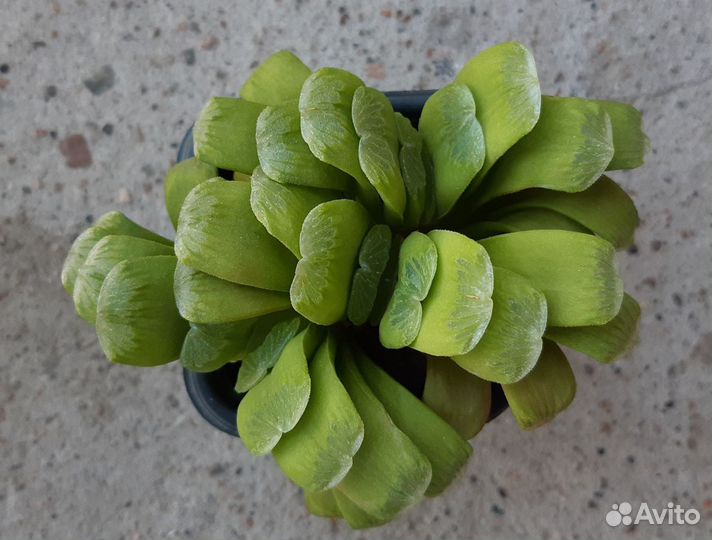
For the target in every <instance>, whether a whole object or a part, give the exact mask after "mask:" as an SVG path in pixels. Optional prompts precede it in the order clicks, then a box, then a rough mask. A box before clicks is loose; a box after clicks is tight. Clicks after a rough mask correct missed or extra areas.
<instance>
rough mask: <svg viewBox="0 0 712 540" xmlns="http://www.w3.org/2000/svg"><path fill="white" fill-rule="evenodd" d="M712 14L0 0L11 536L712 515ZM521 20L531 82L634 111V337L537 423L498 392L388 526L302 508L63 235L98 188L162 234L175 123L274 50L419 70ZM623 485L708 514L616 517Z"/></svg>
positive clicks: (559, 5)
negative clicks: (75, 293) (437, 473)
mask: <svg viewBox="0 0 712 540" xmlns="http://www.w3.org/2000/svg"><path fill="white" fill-rule="evenodd" d="M475 4H476V6H475ZM711 12H712V7H711V5H710V3H709V1H706V0H690V1H682V0H675V1H646V2H637V1H634V0H626V1H621V0H619V1H614V0H594V1H583V2H581V1H571V2H564V1H562V2H555V3H554V2H544V1H541V0H539V1H534V0H530V1H524V0H522V1H518V2H503V1H497V0H491V1H485V2H476V3H475V2H447V3H446V4H445V3H444V4H443V5H442V6H440V7H432V4H431V3H430V2H425V1H423V0H418V1H416V2H402V3H401V4H400V5H398V4H394V3H387V4H383V5H378V4H376V3H375V2H371V1H364V2H358V3H352V4H350V5H347V3H345V2H344V3H340V2H326V3H320V2H317V1H309V0H301V1H297V2H289V1H287V0H283V1H272V0H260V1H255V2H247V1H238V2H222V3H220V4H217V3H216V4H213V3H211V2H188V1H186V0H172V1H171V2H153V1H148V0H132V1H128V0H113V1H111V2H99V1H97V2H91V1H88V0H72V1H70V0H56V1H42V0H22V1H20V0H14V1H13V0H0V267H1V268H2V280H1V281H0V310H1V316H0V538H2V539H16V538H53V539H61V538H97V539H98V538H107V539H114V538H127V539H134V540H138V539H144V538H206V539H207V538H212V539H222V538H275V539H276V538H307V537H308V538H384V537H387V538H409V539H410V538H415V539H421V538H488V539H499V538H502V539H509V538H544V539H558V538H571V539H585V538H662V537H666V538H710V535H711V534H712V463H711V461H712V444H710V443H711V442H712V441H711V437H712V433H711V431H712V427H711V426H712V394H711V392H710V389H711V388H712V375H711V370H712V324H711V320H710V290H709V288H710V285H711V281H710V273H711V272H712V264H710V263H711V262H712V253H711V246H710V238H711V230H710V229H711V227H712V213H711V212H710V203H711V202H712V193H711V190H712V186H711V182H710V180H711V178H710V177H711V173H710V171H711V170H712V154H711V152H710V143H711V142H712V122H711V118H710V105H711V100H710V97H711V96H710V94H711V92H712V65H711V53H712V33H711V31H710V20H711V16H712V13H711ZM509 39H518V40H521V41H523V42H524V43H526V44H528V45H529V46H530V47H531V48H532V49H533V51H534V52H535V56H536V60H537V64H538V69H539V74H540V79H541V83H542V87H543V89H544V91H545V92H547V93H554V94H562V95H577V96H587V97H600V98H612V99H621V100H625V101H630V102H632V103H634V104H635V105H636V106H638V107H640V108H641V109H642V110H643V112H644V115H645V122H646V125H647V129H648V133H649V134H650V137H651V140H652V146H653V151H652V153H651V154H650V155H649V157H648V160H647V164H646V166H645V167H644V168H643V169H641V170H638V171H634V172H631V173H624V174H620V173H619V174H614V177H615V178H616V179H617V180H619V181H620V182H622V183H623V185H624V186H625V187H626V188H627V189H628V190H629V191H630V192H631V193H632V194H633V196H634V198H635V200H636V202H637V204H638V206H639V209H640V212H641V216H642V226H641V228H640V231H639V233H638V235H637V241H636V248H635V249H633V250H631V251H629V252H628V253H623V254H621V256H620V264H621V268H622V272H623V274H624V277H625V280H626V284H627V287H628V289H629V290H630V291H631V292H633V293H634V294H635V296H636V297H637V298H638V299H639V300H640V302H641V304H642V306H643V318H642V328H641V335H640V345H639V346H638V347H637V348H636V349H635V350H634V351H633V352H632V353H631V354H630V355H629V356H628V357H627V358H626V359H624V360H623V361H621V362H620V363H619V364H617V365H615V366H602V365H597V364H595V363H593V362H591V361H588V360H586V359H585V358H583V357H581V356H578V355H575V354H574V355H572V363H573V366H574V369H575V372H576V375H577V377H578V380H579V391H578V396H577V398H576V400H575V402H574V404H573V406H572V407H571V408H570V409H569V410H568V411H567V412H566V413H565V414H563V415H561V417H560V418H558V419H557V420H556V421H555V422H554V423H553V424H551V425H549V426H547V427H544V428H542V429H540V430H538V431H536V432H534V433H524V432H521V431H519V429H517V427H516V425H515V423H514V422H513V420H512V418H511V416H509V415H507V414H505V415H503V416H502V417H501V418H500V419H498V420H497V421H496V422H494V423H492V424H490V425H488V426H487V428H486V429H485V430H484V432H483V433H482V434H481V435H480V436H479V437H478V438H477V439H476V440H475V442H474V447H475V455H474V457H473V459H472V461H471V462H470V464H469V466H468V468H467V471H466V472H465V473H464V474H463V476H462V478H461V480H460V481H458V482H457V483H456V484H455V485H454V486H453V487H452V488H451V489H450V490H449V491H448V492H447V493H446V494H445V495H444V496H442V497H440V498H438V499H435V500H432V501H426V502H425V503H423V504H421V505H420V506H418V507H417V508H414V509H412V510H411V511H409V512H407V513H406V514H405V515H403V516H402V517H401V518H400V519H398V520H397V521H395V522H394V523H393V524H391V525H389V526H387V527H385V528H383V529H380V530H376V531H369V532H352V531H350V530H349V529H348V528H347V527H346V526H345V525H344V524H342V523H332V522H330V521H325V520H322V519H318V518H314V517H310V516H309V515H308V514H307V512H306V511H305V509H304V507H303V504H302V497H301V494H300V492H299V489H297V488H295V487H294V486H292V485H291V484H289V483H288V482H287V481H286V480H285V479H284V478H283V477H282V475H281V474H280V473H279V471H278V470H277V467H276V465H275V464H274V462H273V461H272V460H271V459H269V458H265V459H255V458H253V457H251V456H250V455H248V453H247V451H246V450H245V449H244V448H243V447H242V445H241V444H240V442H239V441H238V440H233V439H230V438H229V437H227V436H224V435H222V434H220V433H217V432H216V431H214V430H213V429H211V428H210V427H208V426H207V425H206V424H205V423H203V421H202V420H201V419H200V418H199V417H198V416H197V414H196V412H195V411H194V410H193V409H192V408H191V405H190V403H189V402H188V399H187V397H186V395H185V392H184V390H183V387H182V382H181V377H180V370H179V368H178V366H177V365H169V366H166V367H162V368H157V369H151V370H138V369H131V368H126V367H119V366H113V365H110V364H109V363H108V362H107V361H106V360H104V359H103V358H102V355H101V352H100V349H99V346H98V344H97V340H96V337H95V335H94V333H93V330H92V329H91V328H90V327H89V326H87V325H86V324H84V323H83V322H82V321H81V320H79V318H78V317H77V316H76V315H75V314H74V312H73V309H72V304H71V302H70V299H69V298H68V297H67V296H66V295H65V294H64V291H63V290H62V288H61V286H60V283H59V269H60V264H61V262H62V259H63V257H64V255H65V253H66V251H67V248H68V247H69V245H70V243H71V241H72V239H73V238H74V237H75V235H76V234H78V233H79V232H80V231H81V230H82V229H84V228H85V227H86V226H87V225H88V224H89V223H91V222H92V220H93V219H95V218H96V217H97V216H99V215H101V214H102V213H104V212H106V211H108V210H110V209H112V208H118V209H120V210H122V211H124V212H125V213H127V214H128V215H129V216H131V217H133V218H134V219H136V220H138V221H139V222H141V223H144V224H146V225H148V226H150V227H152V228H155V229H157V230H160V231H161V232H163V233H166V234H169V233H170V225H169V221H168V219H167V216H166V213H165V211H164V209H163V205H162V177H163V175H164V173H165V171H166V169H167V168H168V167H169V166H170V165H171V162H172V160H173V159H174V156H175V152H176V145H177V142H178V141H179V140H180V137H181V135H182V133H183V132H184V130H185V129H186V127H187V126H189V125H190V123H191V121H192V119H193V118H194V117H195V115H196V113H197V112H198V111H199V108H200V107H201V105H202V103H203V102H204V101H205V100H206V99H207V98H208V97H209V96H211V95H215V94H230V93H233V92H235V91H237V90H238V88H239V86H240V84H241V82H242V80H243V79H244V77H245V74H246V73H247V72H248V71H249V69H250V67H251V66H253V65H254V64H255V63H256V62H258V61H259V60H261V59H263V58H264V57H266V56H267V55H268V54H269V53H271V52H273V51H275V50H277V49H280V48H289V49H292V50H294V51H295V52H296V53H298V54H299V55H300V56H301V57H302V58H303V59H304V60H305V61H306V62H307V63H309V64H310V65H311V66H322V65H335V66H342V67H346V68H348V69H351V70H353V71H354V72H356V73H357V74H358V75H360V76H362V77H364V78H365V80H366V81H367V82H368V83H369V84H371V85H374V86H376V87H378V88H381V89H412V88H433V87H438V86H440V85H442V84H444V83H446V82H448V81H449V80H450V79H451V77H452V76H453V75H454V73H455V72H456V71H457V70H458V69H459V68H460V67H461V66H462V65H463V63H464V62H465V61H466V60H467V59H468V58H469V57H470V56H472V55H474V54H475V53H477V52H478V51H480V50H482V49H483V48H485V47H487V46H489V45H492V44H495V43H498V42H501V41H505V40H509ZM622 501H629V502H631V503H633V505H634V507H637V504H638V503H640V502H642V501H646V502H648V503H649V504H650V505H651V506H655V507H657V508H660V507H664V506H665V504H666V503H667V502H668V501H675V502H678V503H679V504H681V505H682V506H684V507H686V508H691V507H694V508H696V509H698V510H699V511H700V512H701V513H702V515H703V517H702V521H701V522H700V523H699V524H698V525H696V526H674V527H673V526H665V527H655V526H650V525H640V526H638V527H637V528H628V529H625V530H624V529H622V528H618V529H612V528H609V527H608V525H606V523H605V521H604V516H605V514H606V512H607V511H608V510H610V507H611V505H612V504H614V503H619V502H622Z"/></svg>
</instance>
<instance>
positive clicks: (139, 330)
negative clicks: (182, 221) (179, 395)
mask: <svg viewBox="0 0 712 540" xmlns="http://www.w3.org/2000/svg"><path fill="white" fill-rule="evenodd" d="M175 266H176V258H175V257H174V256H173V255H156V256H150V257H138V258H136V259H131V260H125V261H122V262H120V263H119V264H117V265H116V266H114V268H112V269H111V271H110V272H109V274H108V275H107V276H106V278H105V279H104V284H103V285H102V287H101V292H100V293H99V299H98V302H97V308H96V333H97V335H98V336H99V343H100V344H101V348H102V350H103V351H104V354H105V355H106V357H107V358H108V359H109V360H111V361H112V362H116V363H118V364H131V365H134V366H157V365H160V364H165V363H167V362H171V361H173V360H176V359H177V358H178V356H179V355H180V350H181V344H182V343H183V338H184V337H185V334H186V333H187V332H188V323H187V322H186V321H185V320H184V319H182V318H181V317H180V315H179V314H178V309H177V308H176V304H175V299H174V298H173V272H174V271H175Z"/></svg>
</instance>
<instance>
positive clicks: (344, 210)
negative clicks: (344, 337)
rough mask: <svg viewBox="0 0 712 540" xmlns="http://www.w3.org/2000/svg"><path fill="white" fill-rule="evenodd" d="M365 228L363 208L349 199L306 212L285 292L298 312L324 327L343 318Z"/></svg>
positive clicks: (367, 220) (367, 221)
mask: <svg viewBox="0 0 712 540" xmlns="http://www.w3.org/2000/svg"><path fill="white" fill-rule="evenodd" d="M368 225H369V217H368V212H366V209H365V208H364V207H363V206H361V205H360V204H359V203H357V202H356V201H352V200H349V199H340V200H336V201H329V202H326V203H322V204H320V205H319V206H317V207H316V208H314V209H313V210H312V211H311V212H309V215H307V217H306V219H305V220H304V224H303V225H302V231H301V235H300V237H299V247H300V251H301V253H302V259H301V260H300V261H299V263H298V264H297V268H296V270H295V271H294V280H293V281H292V286H291V288H290V290H289V294H290V297H291V299H292V306H293V307H294V309H295V310H296V311H297V312H298V313H300V314H301V315H303V316H304V317H306V318H307V319H309V320H310V321H312V322H314V323H316V324H321V325H324V326H328V325H330V324H334V323H335V322H338V321H340V320H341V319H343V318H344V316H345V315H346V307H347V305H348V300H349V291H350V289H351V281H352V278H353V274H354V271H355V265H356V257H357V256H358V251H359V247H360V246H361V240H362V239H363V237H364V235H365V234H366V231H367V230H368Z"/></svg>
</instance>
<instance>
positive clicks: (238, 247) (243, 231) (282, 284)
mask: <svg viewBox="0 0 712 540" xmlns="http://www.w3.org/2000/svg"><path fill="white" fill-rule="evenodd" d="M250 191H251V186H250V184H248V183H247V182H223V181H222V180H219V179H214V180H209V181H208V182H204V183H202V184H200V185H199V186H198V187H196V188H195V189H193V191H191V192H190V194H189V195H188V197H187V198H186V199H185V202H184V203H183V208H182V210H181V214H180V219H179V220H178V231H177V233H176V245H175V249H176V255H177V256H178V260H179V261H180V262H181V263H183V264H184V265H186V266H190V267H191V268H195V269H196V270H200V271H202V272H205V273H207V274H211V275H213V276H215V277H219V278H221V279H224V280H227V281H232V282H234V283H239V284H241V285H250V286H252V287H259V288H261V289H270V290H275V291H288V290H289V285H290V283H291V281H292V276H293V275H294V267H295V266H296V263H297V259H296V258H295V257H294V255H292V253H290V252H289V250H288V249H287V248H286V247H284V246H283V245H282V244H281V243H280V242H279V241H278V240H276V239H275V238H274V237H273V236H271V235H270V234H269V232H268V231H267V230H265V228H264V227H263V226H262V224H261V223H260V222H259V221H258V220H257V218H256V217H255V215H254V214H253V213H252V209H251V207H250ZM250 252H254V253H259V254H260V256H259V257H249V256H246V255H245V254H246V253H250Z"/></svg>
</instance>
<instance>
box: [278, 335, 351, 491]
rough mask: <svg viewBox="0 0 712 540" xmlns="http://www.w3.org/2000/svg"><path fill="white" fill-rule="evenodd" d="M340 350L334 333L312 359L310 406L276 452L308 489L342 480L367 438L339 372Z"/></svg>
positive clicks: (293, 477)
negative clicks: (364, 435) (338, 358)
mask: <svg viewBox="0 0 712 540" xmlns="http://www.w3.org/2000/svg"><path fill="white" fill-rule="evenodd" d="M336 355H337V343H336V338H335V337H334V335H333V334H331V335H329V337H328V338H327V339H326V341H324V343H322V345H321V347H319V350H318V351H317V352H316V354H315V355H314V358H312V360H311V362H310V363H309V375H310V377H311V394H310V395H309V403H308V404H307V408H306V410H305V411H304V414H303V415H302V417H301V418H300V420H299V422H298V423H297V425H296V426H295V427H294V429H292V430H291V431H290V432H288V433H285V434H284V435H283V436H282V438H281V439H280V441H279V443H278V444H277V446H275V448H274V450H273V452H272V455H273V456H274V459H275V461H276V462H277V464H278V465H279V466H280V468H281V469H282V470H283V471H284V473H285V474H286V475H287V477H288V478H289V479H291V480H292V481H293V482H294V483H296V484H297V485H298V486H300V487H302V488H303V489H305V490H307V491H321V490H325V489H329V488H332V487H334V486H336V485H337V484H338V483H339V482H341V480H342V479H343V478H344V476H346V474H347V473H348V472H349V470H350V469H351V466H352V464H353V458H354V455H355V454H356V452H357V451H358V449H359V448H360V447H361V442H362V441H363V434H364V427H363V422H362V421H361V417H360V416H359V413H358V411H357V410H356V407H355V406H354V404H353V402H352V401H351V398H350V397H349V394H348V393H347V392H346V389H345V388H344V386H343V384H342V383H341V381H340V380H339V377H338V376H337V374H336V369H335V367H334V363H335V361H336Z"/></svg>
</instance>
